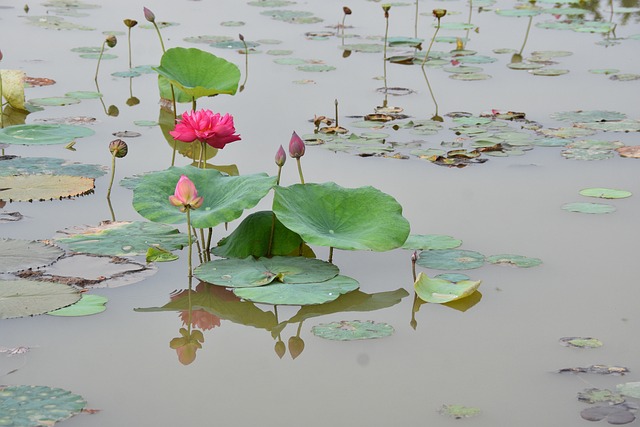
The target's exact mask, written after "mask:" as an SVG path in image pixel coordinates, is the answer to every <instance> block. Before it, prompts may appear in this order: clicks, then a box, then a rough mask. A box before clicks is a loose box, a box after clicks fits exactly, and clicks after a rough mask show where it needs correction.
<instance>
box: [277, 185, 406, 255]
mask: <svg viewBox="0 0 640 427" xmlns="http://www.w3.org/2000/svg"><path fill="white" fill-rule="evenodd" d="M273 211H274V212H275V214H276V216H277V217H278V219H279V220H280V221H281V222H282V224H283V225H284V226H285V227H287V228H288V229H290V230H292V231H294V232H296V233H298V234H299V235H300V236H301V237H302V239H303V240H304V241H305V242H307V243H309V244H313V245H320V246H331V247H334V248H338V249H346V250H373V251H387V250H391V249H395V248H398V247H400V246H401V245H402V244H403V243H404V242H405V241H406V240H407V237H408V235H409V222H408V221H407V220H406V219H405V218H404V217H403V216H402V206H400V204H398V202H397V201H396V200H395V199H394V198H393V197H391V196H389V195H388V194H385V193H383V192H381V191H380V190H377V189H375V188H373V187H360V188H354V189H350V188H343V187H340V186H339V185H337V184H335V183H325V184H305V185H301V184H296V185H293V186H290V187H277V188H276V192H275V197H274V201H273Z"/></svg>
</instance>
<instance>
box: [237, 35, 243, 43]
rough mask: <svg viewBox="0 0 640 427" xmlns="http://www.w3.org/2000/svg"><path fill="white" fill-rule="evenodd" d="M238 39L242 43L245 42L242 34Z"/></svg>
mask: <svg viewBox="0 0 640 427" xmlns="http://www.w3.org/2000/svg"><path fill="white" fill-rule="evenodd" d="M238 38H239V39H240V41H241V42H243V41H244V36H243V35H242V34H238Z"/></svg>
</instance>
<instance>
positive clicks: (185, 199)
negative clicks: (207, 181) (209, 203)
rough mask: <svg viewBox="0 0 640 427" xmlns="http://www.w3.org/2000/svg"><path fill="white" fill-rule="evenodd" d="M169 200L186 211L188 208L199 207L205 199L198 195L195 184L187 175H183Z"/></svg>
mask: <svg viewBox="0 0 640 427" xmlns="http://www.w3.org/2000/svg"><path fill="white" fill-rule="evenodd" d="M169 202H170V203H171V204H172V205H173V206H178V207H180V210H181V211H182V212H184V211H185V210H186V209H198V208H199V207H200V206H202V202H203V199H202V197H199V196H198V190H196V186H195V184H194V183H193V182H191V180H190V179H189V178H188V177H187V176H186V175H182V176H181V177H180V179H179V180H178V183H177V184H176V190H175V192H174V193H173V196H169Z"/></svg>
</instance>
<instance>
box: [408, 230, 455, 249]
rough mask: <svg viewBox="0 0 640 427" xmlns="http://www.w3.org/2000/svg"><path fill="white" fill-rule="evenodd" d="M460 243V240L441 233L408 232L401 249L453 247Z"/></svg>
mask: <svg viewBox="0 0 640 427" xmlns="http://www.w3.org/2000/svg"><path fill="white" fill-rule="evenodd" d="M460 245H462V240H458V239H455V238H453V237H451V236H445V235H442V234H410V235H409V237H408V238H407V241H406V242H404V245H402V249H413V250H415V249H420V250H428V249H429V250H430V249H455V248H457V247H458V246H460Z"/></svg>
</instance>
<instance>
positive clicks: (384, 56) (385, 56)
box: [336, 15, 389, 126]
mask: <svg viewBox="0 0 640 427" xmlns="http://www.w3.org/2000/svg"><path fill="white" fill-rule="evenodd" d="M384 19H385V27H384V51H383V58H382V64H383V65H384V67H383V73H384V93H385V94H386V93H387V37H389V16H388V15H385V18H384ZM336 126H337V125H336Z"/></svg>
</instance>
